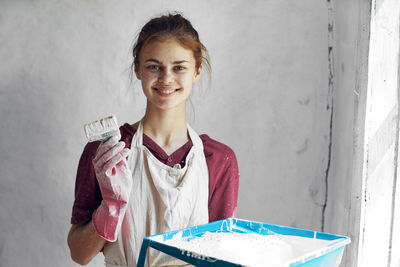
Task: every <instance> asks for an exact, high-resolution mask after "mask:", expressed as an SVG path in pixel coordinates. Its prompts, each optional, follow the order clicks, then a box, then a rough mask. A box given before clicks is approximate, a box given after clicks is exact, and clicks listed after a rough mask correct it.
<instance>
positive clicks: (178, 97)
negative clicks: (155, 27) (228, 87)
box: [135, 39, 201, 110]
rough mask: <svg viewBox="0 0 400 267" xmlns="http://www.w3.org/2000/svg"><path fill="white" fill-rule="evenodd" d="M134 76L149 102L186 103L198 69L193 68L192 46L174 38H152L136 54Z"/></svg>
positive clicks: (165, 105) (159, 105)
mask: <svg viewBox="0 0 400 267" xmlns="http://www.w3.org/2000/svg"><path fill="white" fill-rule="evenodd" d="M139 62H140V63H139V66H138V67H137V68H136V69H135V73H136V77H137V78H138V79H139V80H141V81H142V87H143V92H144V94H145V95H146V97H147V102H148V104H151V105H153V106H154V107H156V108H159V109H163V110H167V109H172V108H178V107H180V108H182V107H185V102H186V99H187V98H188V97H189V95H190V92H191V91H192V85H193V83H194V82H196V81H197V80H198V79H199V77H200V73H201V67H200V68H199V69H196V68H195V66H196V62H195V59H194V56H193V52H192V50H189V49H186V48H184V47H182V46H181V45H180V44H179V43H178V42H176V41H175V40H174V39H167V40H163V41H158V40H156V41H152V42H150V43H148V44H147V45H145V46H144V47H143V48H142V50H141V52H140V55H139Z"/></svg>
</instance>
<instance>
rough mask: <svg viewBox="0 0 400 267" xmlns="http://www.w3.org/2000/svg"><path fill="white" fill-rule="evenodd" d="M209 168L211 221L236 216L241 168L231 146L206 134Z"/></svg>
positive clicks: (209, 209) (206, 152) (205, 152)
mask: <svg viewBox="0 0 400 267" xmlns="http://www.w3.org/2000/svg"><path fill="white" fill-rule="evenodd" d="M201 137H202V139H203V144H204V154H205V156H206V161H207V165H208V170H209V201H208V214H209V221H210V222H213V221H217V220H222V219H226V218H232V217H236V210H237V201H238V193H239V168H238V163H237V159H236V155H235V153H234V152H233V150H232V149H231V148H229V147H228V146H226V145H224V144H222V143H219V142H217V141H215V140H213V139H211V138H209V137H208V136H206V135H202V136H201Z"/></svg>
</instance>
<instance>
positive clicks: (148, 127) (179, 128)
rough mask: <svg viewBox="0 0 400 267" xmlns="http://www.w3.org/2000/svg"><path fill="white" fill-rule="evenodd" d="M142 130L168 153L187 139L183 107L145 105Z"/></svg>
mask: <svg viewBox="0 0 400 267" xmlns="http://www.w3.org/2000/svg"><path fill="white" fill-rule="evenodd" d="M142 122H143V132H144V133H145V134H146V135H147V136H149V137H150V138H151V139H152V140H153V141H155V142H156V143H157V144H158V145H159V146H161V147H162V148H163V149H164V151H165V152H166V153H167V154H168V155H170V154H172V153H173V152H174V151H175V150H177V149H178V148H179V147H181V146H182V145H184V144H185V143H186V142H187V141H188V140H189V136H188V131H187V125H186V111H185V107H184V106H182V107H177V108H174V109H170V110H160V109H156V108H152V106H151V105H149V104H148V105H147V107H146V113H145V115H144V117H143V119H142Z"/></svg>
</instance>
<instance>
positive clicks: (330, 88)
mask: <svg viewBox="0 0 400 267" xmlns="http://www.w3.org/2000/svg"><path fill="white" fill-rule="evenodd" d="M327 8H328V96H327V105H326V109H327V110H330V117H329V119H330V121H329V143H328V162H327V165H326V169H325V179H324V183H325V195H324V200H323V204H322V211H321V213H322V214H321V232H324V230H325V217H326V208H327V205H328V194H329V190H328V189H329V188H328V185H329V171H330V168H331V158H332V130H333V89H334V80H333V79H334V71H333V70H334V67H335V65H334V55H333V44H334V39H333V29H334V28H333V27H334V23H333V7H332V3H331V1H330V0H327Z"/></svg>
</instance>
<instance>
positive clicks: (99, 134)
mask: <svg viewBox="0 0 400 267" xmlns="http://www.w3.org/2000/svg"><path fill="white" fill-rule="evenodd" d="M83 128H84V130H85V134H86V137H87V138H88V140H89V142H93V141H97V140H104V139H106V138H108V137H110V136H113V135H116V134H118V131H119V127H118V122H117V118H116V117H115V116H114V115H111V116H108V117H106V118H102V119H100V120H97V121H94V122H91V123H88V124H85V126H84V127H83Z"/></svg>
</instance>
